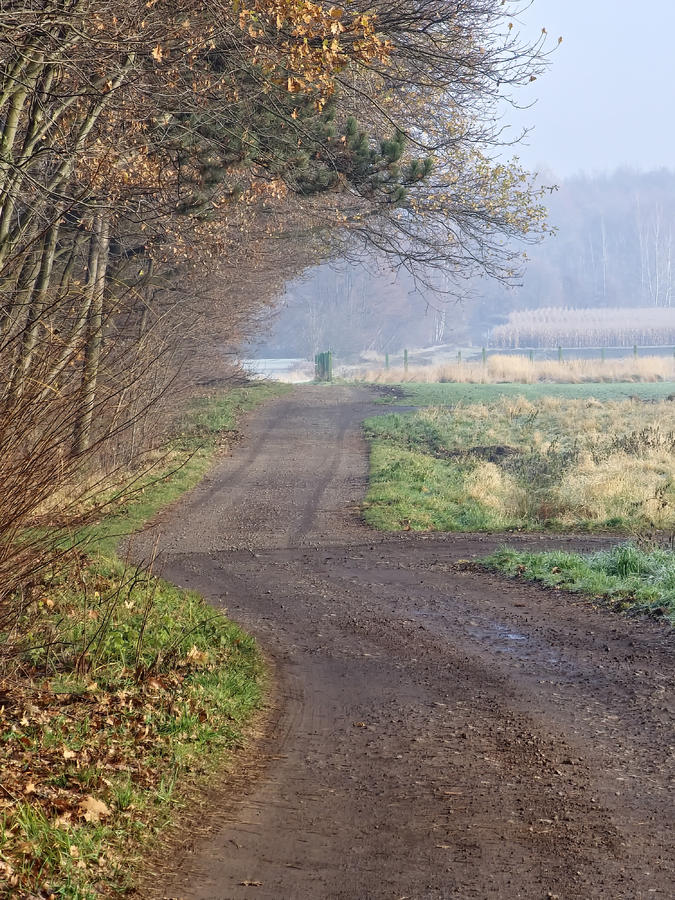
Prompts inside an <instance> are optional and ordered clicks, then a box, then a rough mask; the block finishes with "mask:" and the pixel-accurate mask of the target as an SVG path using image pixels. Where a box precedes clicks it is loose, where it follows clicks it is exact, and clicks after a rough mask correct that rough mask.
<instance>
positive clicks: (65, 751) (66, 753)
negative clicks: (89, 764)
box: [63, 747, 77, 759]
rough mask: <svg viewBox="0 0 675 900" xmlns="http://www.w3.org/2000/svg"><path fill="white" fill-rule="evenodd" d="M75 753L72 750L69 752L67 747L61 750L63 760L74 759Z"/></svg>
mask: <svg viewBox="0 0 675 900" xmlns="http://www.w3.org/2000/svg"><path fill="white" fill-rule="evenodd" d="M76 756H77V753H75V751H74V750H69V749H68V747H64V748H63V758H64V759H75V757H76Z"/></svg>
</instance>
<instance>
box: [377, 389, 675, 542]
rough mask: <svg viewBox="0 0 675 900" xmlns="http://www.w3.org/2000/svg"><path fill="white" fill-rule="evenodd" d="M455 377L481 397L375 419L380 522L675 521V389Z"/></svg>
mask: <svg viewBox="0 0 675 900" xmlns="http://www.w3.org/2000/svg"><path fill="white" fill-rule="evenodd" d="M413 387H415V388H417V387H418V386H413ZM420 387H424V388H425V389H426V388H436V387H443V388H447V387H448V386H447V385H440V386H437V385H423V386H420ZM450 387H453V388H459V389H461V392H462V393H463V392H464V391H466V390H468V391H469V396H472V397H473V398H474V399H473V400H472V402H466V401H462V400H460V399H457V401H456V402H455V403H454V405H452V406H447V405H446V406H442V407H423V408H421V409H420V410H419V411H418V412H417V413H414V414H406V415H401V414H390V415H384V416H377V417H375V418H371V419H368V420H367V421H366V422H365V424H364V428H365V433H366V436H367V438H368V439H369V440H370V441H371V472H370V486H369V491H368V495H367V497H366V500H365V503H364V507H363V508H364V516H365V519H366V521H367V522H368V523H369V524H371V525H373V526H374V527H376V528H380V529H385V530H399V529H407V528H410V529H414V530H441V531H474V530H478V531H501V530H516V529H517V530H529V531H538V530H542V529H548V530H577V531H588V530H611V531H622V530H623V531H626V532H632V533H640V532H643V531H645V530H652V529H669V528H673V527H675V404H674V403H672V402H671V401H669V400H665V399H662V400H657V399H655V398H653V397H652V398H645V399H638V398H637V397H633V398H631V399H628V398H625V397H623V398H622V397H621V396H620V394H619V395H616V396H614V397H613V398H612V399H604V400H601V399H598V398H597V397H596V396H595V395H587V396H584V397H570V396H566V395H565V394H564V393H562V394H561V392H560V391H559V390H558V391H553V392H552V391H551V389H552V388H560V387H565V386H560V385H546V386H543V387H545V390H543V389H542V387H539V386H536V388H534V389H533V390H532V391H530V396H529V397H528V396H526V395H525V393H523V391H522V387H523V386H518V392H517V393H516V392H515V391H514V392H509V393H508V394H500V393H499V392H498V391H495V386H492V385H475V386H466V385H451V386H450ZM571 387H573V388H574V389H575V390H576V389H577V388H580V387H583V388H586V387H588V386H586V385H573V386H571ZM592 387H593V388H594V389H596V390H597V388H598V387H599V388H601V389H604V388H606V387H611V388H613V389H615V388H616V387H617V386H615V385H609V386H608V385H599V386H598V385H593V386H592ZM631 387H639V388H647V389H653V388H654V387H658V386H655V385H652V384H645V385H632V386H631ZM484 389H487V391H486V390H484ZM474 392H477V393H478V397H476V396H474ZM614 393H615V394H616V391H614ZM556 394H557V396H556ZM458 396H461V394H459V395H458ZM481 396H482V397H483V398H484V399H483V400H480V399H479V397H481Z"/></svg>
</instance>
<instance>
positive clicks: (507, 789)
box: [147, 386, 675, 900]
mask: <svg viewBox="0 0 675 900" xmlns="http://www.w3.org/2000/svg"><path fill="white" fill-rule="evenodd" d="M374 399H375V396H374V394H373V393H372V392H370V391H369V390H368V389H366V388H349V387H319V386H317V387H305V388H302V389H301V390H298V391H296V392H294V393H293V394H291V395H289V396H286V397H284V398H281V399H279V400H277V401H274V402H273V403H271V404H269V405H268V406H266V407H264V408H263V409H261V410H260V411H258V412H257V413H256V414H255V415H253V416H252V417H251V418H250V420H249V422H248V424H247V426H246V427H245V430H244V436H243V439H242V441H241V442H240V443H239V444H237V446H236V448H235V450H234V452H233V454H232V455H231V456H230V457H227V458H225V459H223V460H222V461H221V462H220V463H219V464H218V465H217V466H216V467H215V468H214V470H213V471H212V473H211V474H210V476H209V477H208V478H207V479H206V481H204V482H203V483H202V485H201V486H200V487H199V488H197V489H196V490H195V491H193V492H192V493H191V494H189V495H188V496H187V497H186V498H184V500H183V501H182V502H181V503H180V504H179V505H178V506H176V507H175V508H173V509H172V510H171V512H170V513H169V514H168V515H167V516H166V517H165V519H164V521H163V522H161V523H160V526H161V529H162V533H163V536H162V541H161V549H162V559H163V566H164V574H165V576H166V577H168V578H170V579H171V580H173V581H175V582H176V583H178V584H180V585H183V586H185V587H190V588H194V589H196V590H198V591H200V592H201V593H203V594H204V595H205V596H207V597H208V598H209V599H210V600H211V601H212V602H213V603H215V604H223V605H225V606H226V607H227V608H228V610H229V614H230V615H231V616H232V617H233V618H234V619H236V620H237V621H239V622H241V623H242V624H243V626H244V627H246V628H247V629H249V630H250V631H252V632H253V633H254V634H255V635H256V636H257V638H258V639H259V641H260V643H261V645H262V647H263V648H264V650H265V652H266V654H267V655H268V657H269V658H270V660H271V665H272V667H273V670H274V672H275V678H276V684H277V688H276V691H277V698H276V701H275V707H274V709H273V710H272V711H271V713H270V717H269V721H270V728H269V732H268V734H267V735H266V736H265V737H264V738H262V739H261V741H260V742H259V746H258V748H257V753H258V764H257V765H256V767H255V768H256V774H255V777H253V776H252V775H251V774H250V773H249V774H247V775H245V776H244V777H243V778H242V779H241V780H240V781H239V782H237V783H236V784H235V785H234V786H233V787H231V788H230V787H228V786H227V785H226V786H225V787H223V786H217V787H214V792H213V797H212V803H211V805H212V807H213V812H214V815H216V821H217V826H216V827H214V828H212V830H211V832H210V833H209V834H208V835H205V836H203V837H202V838H196V839H195V840H194V842H193V844H192V846H191V848H190V852H186V853H184V854H183V856H182V858H172V859H170V860H164V863H163V867H162V873H161V876H160V877H158V878H156V879H155V881H154V882H153V884H152V885H150V886H148V887H147V896H149V897H150V896H152V897H156V898H159V897H164V898H168V897H171V898H182V900H230V898H233V900H234V898H259V900H263V898H264V900H286V898H288V900H305V898H307V900H310V898H311V900H321V898H352V900H357V898H399V900H402V898H410V900H432V898H434V900H436V898H473V897H476V898H490V897H503V898H520V897H522V898H528V900H529V898H553V897H558V898H560V900H563V898H565V900H572V898H583V900H586V898H596V897H597V898H607V900H609V898H612V900H617V898H631V900H640V898H645V900H646V898H662V897H672V896H673V885H674V884H675V873H674V871H673V868H674V865H673V860H674V859H675V854H674V853H673V838H672V835H673V803H672V796H673V795H672V786H673V785H672V775H673V768H672V750H673V746H672V745H673V727H672V726H673V704H672V684H673V674H674V673H673V669H674V667H673V637H672V632H669V631H668V630H667V629H666V628H665V627H663V626H660V625H659V624H658V623H652V622H648V621H635V620H628V619H625V618H622V617H619V616H616V615H613V614H611V613H608V612H606V611H604V610H598V609H595V608H593V607H592V606H591V605H590V604H587V603H584V602H580V601H577V600H574V599H573V598H571V597H570V596H566V595H563V594H561V593H558V592H554V591H547V590H541V589H538V588H536V587H534V586H528V585H523V584H520V583H516V582H510V581H507V580H505V579H501V578H497V577H492V576H488V575H484V574H480V573H476V572H475V571H473V570H472V569H471V567H468V566H467V565H466V564H465V563H464V562H461V560H466V559H468V558H471V557H473V556H479V555H481V554H483V553H485V552H488V551H489V550H490V549H491V548H492V547H494V546H496V545H499V544H500V543H502V541H503V538H500V537H498V536H497V537H487V536H470V535H469V536H467V535H419V534H418V535H416V534H404V535H381V534H376V533H373V532H371V531H369V530H368V529H367V528H365V526H363V525H362V524H361V522H360V521H359V517H358V511H357V505H358V503H359V501H360V500H361V498H362V497H363V493H364V490H365V486H366V478H367V456H366V448H365V446H364V442H363V440H362V437H361V431H360V423H361V422H362V420H363V419H364V418H365V417H366V416H368V415H370V414H372V413H373V412H377V411H382V407H379V408H378V407H376V406H375V404H374ZM510 541H511V542H512V543H513V542H515V541H517V542H519V543H521V544H527V545H535V546H548V545H558V546H565V545H569V546H571V545H572V544H574V545H575V546H584V545H585V546H592V545H593V544H594V543H597V540H596V541H594V540H593V539H591V538H589V539H588V540H585V541H582V540H578V539H577V540H576V541H572V540H571V539H565V538H558V539H553V538H545V539H543V538H537V537H529V538H517V539H514V538H510ZM669 753H670V754H671V755H670V756H669Z"/></svg>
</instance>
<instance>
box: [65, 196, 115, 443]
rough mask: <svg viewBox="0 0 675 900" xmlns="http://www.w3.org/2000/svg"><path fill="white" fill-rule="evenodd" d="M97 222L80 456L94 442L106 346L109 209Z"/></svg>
mask: <svg viewBox="0 0 675 900" xmlns="http://www.w3.org/2000/svg"><path fill="white" fill-rule="evenodd" d="M96 224H97V228H96V240H95V244H96V253H95V255H94V258H93V259H92V260H91V261H92V268H95V275H94V278H93V282H92V283H93V292H92V295H91V304H90V306H89V316H88V327H87V342H86V346H85V351H84V366H83V369H82V385H81V398H80V411H79V416H78V418H77V421H76V423H75V433H74V440H73V449H74V452H75V453H76V454H77V455H80V454H82V453H84V452H85V451H86V450H87V449H88V447H89V445H90V442H91V425H92V419H93V415H94V405H95V402H96V386H97V382H98V374H99V365H100V362H101V351H102V349H103V292H104V287H105V277H106V270H107V267H108V250H109V245H110V239H109V231H110V222H109V218H108V214H107V213H106V212H103V213H100V214H99V215H98V216H97V223H96Z"/></svg>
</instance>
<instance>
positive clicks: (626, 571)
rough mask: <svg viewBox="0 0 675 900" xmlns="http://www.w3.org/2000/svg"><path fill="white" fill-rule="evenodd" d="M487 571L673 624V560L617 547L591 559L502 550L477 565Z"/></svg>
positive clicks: (664, 553)
mask: <svg viewBox="0 0 675 900" xmlns="http://www.w3.org/2000/svg"><path fill="white" fill-rule="evenodd" d="M482 564H483V565H484V566H485V567H486V568H488V569H490V570H491V571H496V572H503V573H505V574H506V575H509V576H510V577H512V578H524V579H526V580H528V581H537V582H540V583H541V584H545V585H547V586H549V587H554V588H558V589H559V590H564V591H571V592H574V593H579V594H583V595H584V596H587V597H590V598H591V599H593V600H595V601H601V602H603V603H606V604H608V605H610V606H612V607H613V608H614V609H616V610H619V611H621V612H636V613H648V614H650V615H654V616H666V617H667V618H668V619H669V620H670V622H671V623H672V624H675V554H674V553H673V551H672V550H664V549H653V550H641V549H640V548H638V547H636V546H634V545H633V544H621V545H619V546H617V547H613V548H612V549H611V550H600V551H598V552H596V553H591V554H581V553H567V552H564V551H562V550H554V551H549V552H544V553H526V552H522V551H518V550H512V549H510V548H503V549H501V550H498V551H497V552H496V553H493V554H492V555H491V556H489V557H487V558H486V559H484V560H483V561H482Z"/></svg>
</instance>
